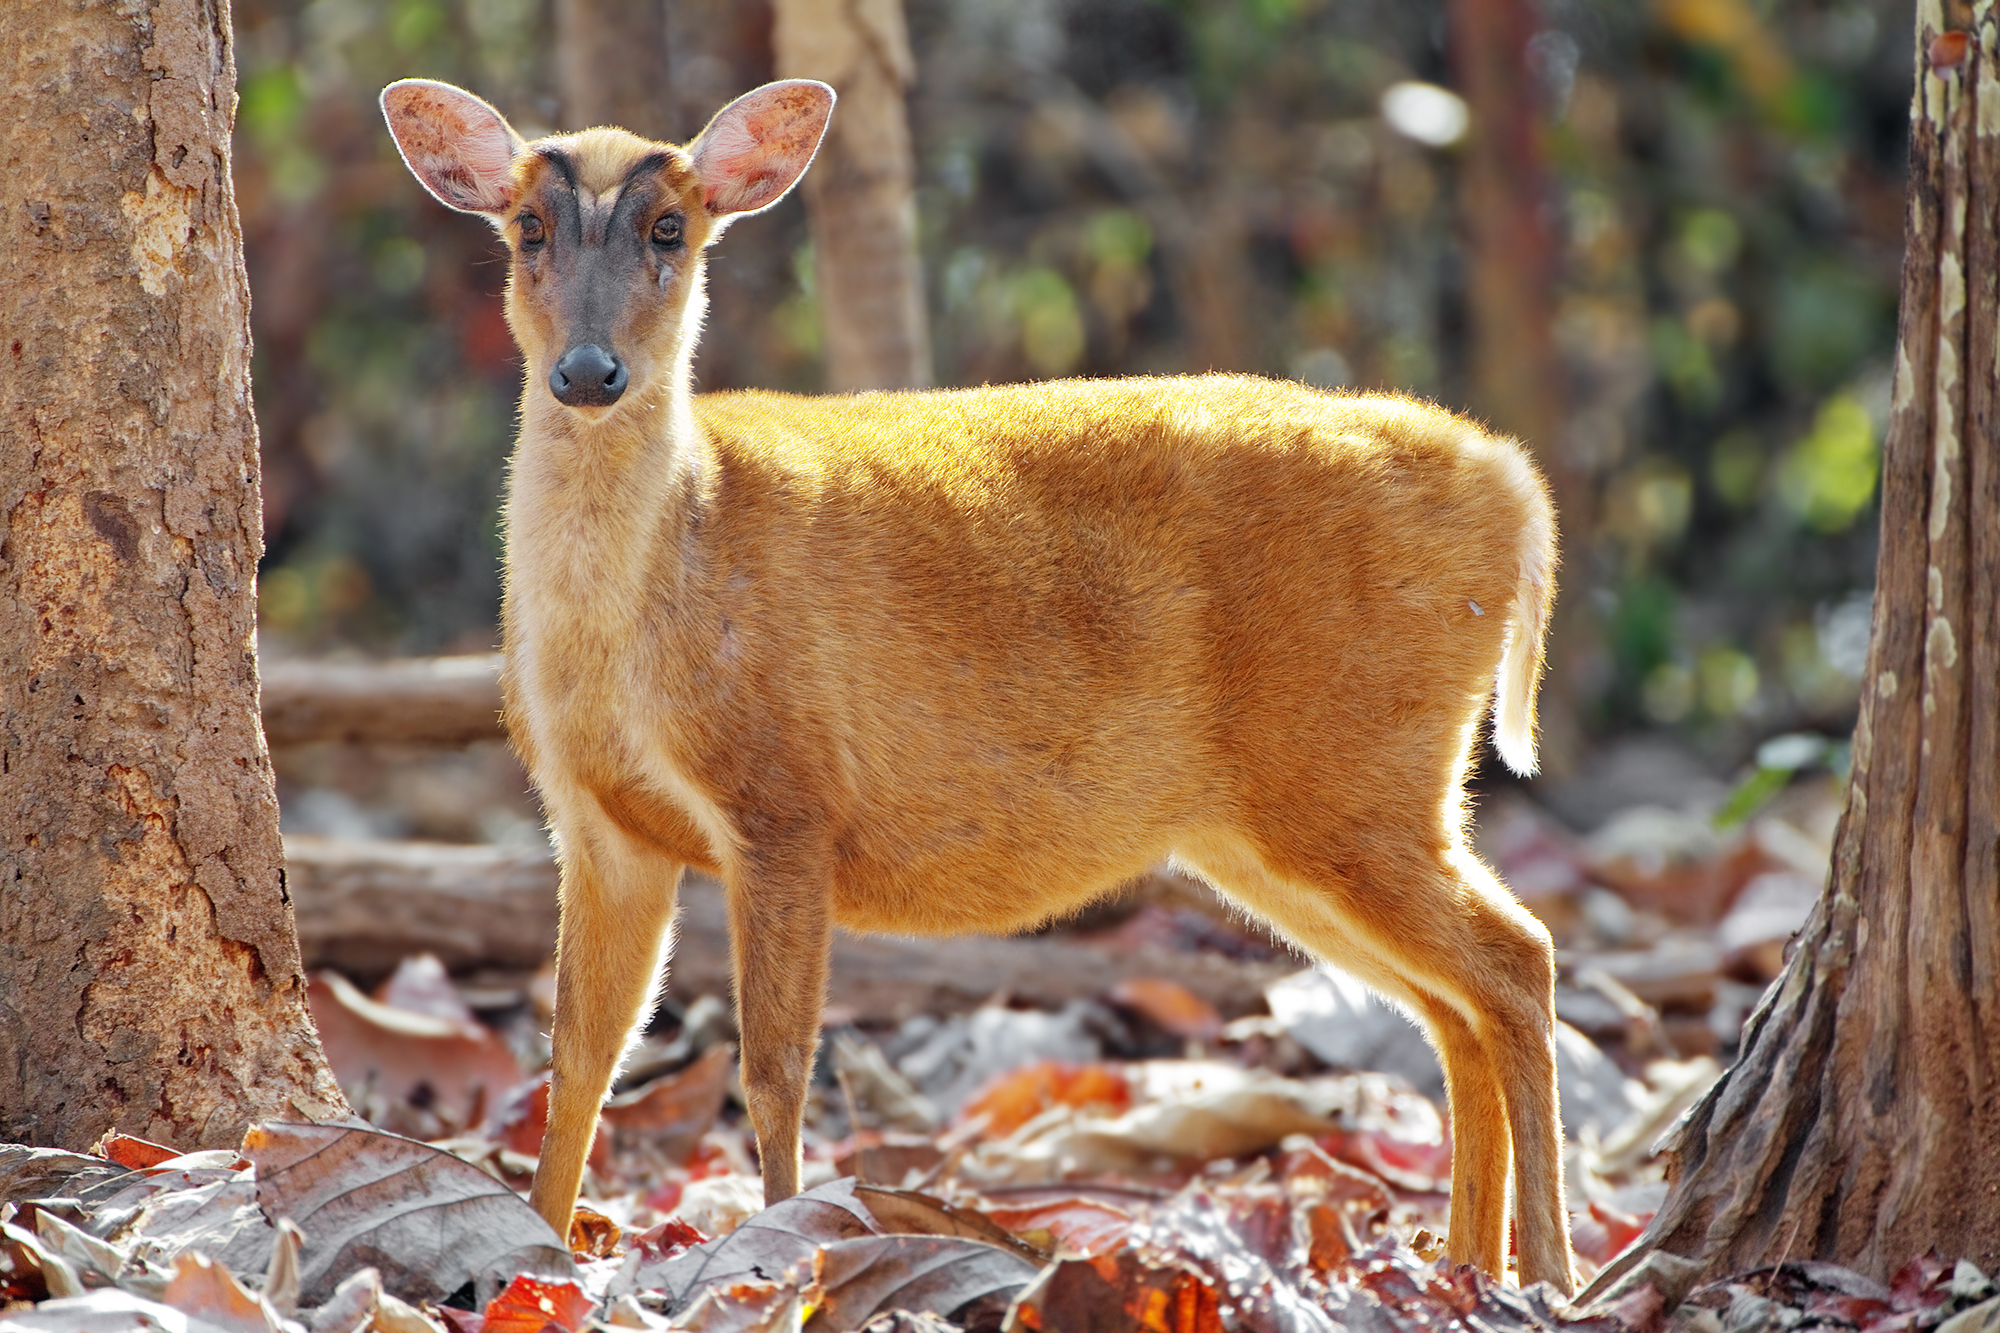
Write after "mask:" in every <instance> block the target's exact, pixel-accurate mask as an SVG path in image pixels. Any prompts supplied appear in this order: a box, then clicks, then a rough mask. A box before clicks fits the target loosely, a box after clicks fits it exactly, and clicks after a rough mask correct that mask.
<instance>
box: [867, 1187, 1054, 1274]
mask: <svg viewBox="0 0 2000 1333" xmlns="http://www.w3.org/2000/svg"><path fill="white" fill-rule="evenodd" d="M854 1197H855V1198H857V1199H859V1200H860V1201H861V1202H862V1203H863V1204H864V1205H866V1206H867V1208H868V1211H869V1213H870V1214H871V1215H872V1216H873V1217H874V1218H875V1222H876V1224H877V1225H878V1226H879V1227H880V1228H881V1229H882V1230H883V1231H884V1232H885V1233H887V1234H889V1235H900V1236H962V1237H964V1238H966V1239H967V1240H980V1241H985V1242H986V1243H987V1244H989V1245H998V1246H1000V1247H1001V1248H1002V1249H1008V1250H1012V1251H1014V1252H1015V1253H1016V1254H1019V1255H1020V1256H1021V1257H1022V1258H1023V1259H1026V1260H1028V1261H1029V1262H1030V1263H1035V1264H1041V1263H1046V1262H1047V1261H1048V1257H1049V1256H1048V1255H1047V1254H1046V1253H1044V1252H1042V1251H1041V1250H1038V1249H1037V1248H1035V1247H1034V1246H1033V1245H1030V1244H1028V1243H1027V1242H1025V1241H1023V1240H1021V1239H1020V1238H1019V1237H1017V1236H1016V1235H1014V1233H1013V1232H1011V1231H1009V1230H1008V1229H1007V1228H1006V1227H1003V1226H1001V1225H1000V1224H999V1223H998V1222H996V1221H994V1220H993V1219H992V1218H990V1217H988V1216H986V1215H985V1214H984V1213H983V1212H979V1211H976V1210H974V1209H971V1208H961V1207H959V1206H958V1205H957V1204H951V1203H946V1202H945V1201H944V1200H943V1199H939V1198H934V1197H933V1196H931V1195H929V1194H920V1193H918V1192H917V1191H915V1190H904V1189H891V1188H889V1187H886V1186H882V1185H869V1184H865V1183H861V1182H857V1183H856V1184H855V1186H854Z"/></svg>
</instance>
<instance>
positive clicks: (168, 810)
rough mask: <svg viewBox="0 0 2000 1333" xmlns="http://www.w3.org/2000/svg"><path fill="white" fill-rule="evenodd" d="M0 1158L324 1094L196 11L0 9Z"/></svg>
mask: <svg viewBox="0 0 2000 1333" xmlns="http://www.w3.org/2000/svg"><path fill="white" fill-rule="evenodd" d="M0 43H4V45H5V46H6V48H7V49H8V50H9V51H10V52H12V56H11V62H10V67H9V70H8V72H7V76H6V78H7V82H6V85H5V92H4V96H5V100H6V103H7V105H9V106H11V107H14V108H15V114H12V115H9V116H7V117H6V118H5V123H4V125H0V145H4V147H0V162H4V164H5V165H4V168H0V169H4V171H5V173H6V183H7V189H6V192H5V193H6V196H7V201H8V202H7V205H6V207H7V210H8V211H7V214H6V217H7V222H8V225H9V228H10V234H12V235H13V236H14V237H15V242H14V245H13V247H12V250H11V253H10V257H9V258H10V265H11V271H10V273H9V275H8V281H7V282H6V283H5V284H0V339H5V348H4V349H3V350H0V354H4V357H5V366H6V371H5V380H4V384H0V388H4V398H0V413H4V418H0V420H4V425H0V451H4V462H0V724H4V735H0V809H4V811H5V812H6V813H5V820H4V824H0V1138H7V1139H19V1140H24V1141H27V1142H31V1143H41V1144H53V1145H58V1146H62V1147H68V1148H84V1147H87V1146H89V1144H90V1143H91V1142H92V1141H94V1140H95V1139H96V1138H97V1137H98V1136H99V1135H100V1134H102V1133H103V1132H104V1131H106V1130H110V1129H120V1130H125V1131H129V1132H132V1133H136V1134H142V1135H144V1136H146V1137H148V1138H153V1139H158V1140H162V1141H164V1142H167V1143H170V1144H173V1145H175V1146H177V1147H186V1148H194V1147H197V1146H199V1147H212V1146H223V1145H233V1144H235V1143H236V1142H237V1140H238V1139H239V1137H240V1136H241V1134H242V1131H243V1128H244V1126H245V1125H246V1124H247V1123H248V1122H249V1121H250V1120H251V1119H253V1118H258V1117H289V1118H297V1117H300V1116H311V1117H326V1116H332V1115H339V1114H344V1113H345V1112H346V1109H347V1108H346V1105H345V1103H343V1102H342V1100H341V1096H340V1092H339V1090H338V1089H337V1088H336V1087H335V1085H334V1082H333V1079H332V1077H331V1076H330V1075H329V1074H328V1072H327V1070H326V1067H325V1062H324V1060H323V1059H322V1057H321V1054H320V1050H319V1042H318V1039H317V1037H316V1036H315V1035H314V1032H313V1028H312V1023H311V1020H310V1019H309V1018H308V1016H307V1013H306V1006H305V982H304V978H303V976H302V974H301V972H300V967H299V950H298V941H297V939H296V937H295V935H294V933H293V929H292V914H291V904H290V902H289V900H288V899H287V897H286V895H285V886H284V880H283V876H282V870H281V867H282V859H281V858H282V853H281V850H280V846H279V842H278V821H277V803H276V800H275V798H274V795H273V791H272V784H271V767H270V762H269V759H268V757H267V755H266V752H265V749H264V742H263V736H262V733H261V731H260V730H259V728H258V725H257V663H256V655H255V643H256V640H255V630H256V619H255V615H256V601H255V586H256V585H255V580H256V570H257V557H258V554H259V551H260V547H261V537H260V530H259V529H260V524H259V506H258V496H257V431H256V423H255V421H254V419H253V417H252V415H251V407H250V392H249V387H250V386H249V363H250V346H249V326H248V313H249V311H248V301H249V298H248V293H247V291H246V289H245V285H244V277H243V259H242V241H241V236H240V232H239V228H238V223H237V216H236V203H235V198H234V196H233V195H232V193H231V190H230V179H229V130H230V121H231V119H232V117H233V115H234V109H235V99H236V70H235V60H234V56H233V54H232V51H231V47H230V33H229V18H228V8H227V5H226V3H222V4H220V5H217V6H215V7H209V6H205V5H201V4H197V3H196V0H153V3H152V4H150V5H123V4H111V3H108V2H106V0H98V2H97V3H79V4H66V5H14V6H9V7H6V8H4V9H0Z"/></svg>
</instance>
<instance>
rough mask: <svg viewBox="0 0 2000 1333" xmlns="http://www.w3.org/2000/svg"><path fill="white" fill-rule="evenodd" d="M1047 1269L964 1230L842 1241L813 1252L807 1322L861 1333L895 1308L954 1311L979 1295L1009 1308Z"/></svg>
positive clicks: (825, 1331) (825, 1329)
mask: <svg viewBox="0 0 2000 1333" xmlns="http://www.w3.org/2000/svg"><path fill="white" fill-rule="evenodd" d="M1016 1243H1017V1244H1018V1242H1016ZM1040 1271H1041V1265H1040V1264H1038V1263H1036V1262H1035V1261H1034V1260H1032V1259H1028V1258H1024V1257H1023V1256H1022V1255H1021V1254H1020V1253H1019V1252H1017V1251H1016V1250H1015V1249H1011V1248H1007V1249H1003V1248H1002V1247H1000V1246H998V1245H991V1244H988V1243H986V1242H985V1241H978V1240H968V1239H966V1238H964V1237H962V1236H862V1237H858V1238H856V1239H854V1240H845V1241H838V1242H835V1243H834V1244H831V1245H825V1246H822V1247H820V1249H819V1251H818V1252H817V1253H816V1254H815V1255H814V1256H813V1286H812V1287H811V1288H809V1289H808V1291H807V1293H806V1296H807V1299H808V1300H809V1301H810V1302H811V1303H812V1306H813V1313H812V1317H811V1318H810V1319H809V1320H807V1322H806V1328H807V1329H808V1330H810V1331H811V1333H856V1330H858V1329H860V1328H861V1326H862V1325H864V1324H866V1323H867V1322H868V1321H869V1320H871V1319H873V1318H875V1317H876V1316H877V1315H880V1314H887V1313H889V1312H891V1311H894V1310H909V1311H912V1312H916V1313H928V1314H939V1315H944V1316H946V1317H947V1318H949V1317H952V1316H953V1315H955V1314H956V1313H957V1312H959V1311H961V1310H963V1309H964V1308H965V1307H967V1306H970V1305H972V1304H973V1303H975V1302H981V1303H983V1304H985V1305H986V1306H987V1307H988V1308H989V1309H990V1308H992V1307H994V1306H997V1307H998V1310H999V1311H1004V1310H1005V1309H1006V1306H1007V1304H1008V1303H1009V1302H1010V1301H1011V1300H1012V1299H1013V1297H1014V1295H1015V1293H1017V1292H1019V1291H1020V1290H1021V1289H1022V1288H1023V1287H1025V1286H1027V1284H1028V1283H1029V1282H1030V1281H1032V1280H1033V1279H1034V1277H1035V1275H1036V1274H1037V1273H1039V1272H1040ZM959 1322H964V1321H963V1320H960V1321H959ZM992 1322H994V1323H997V1322H998V1320H997V1318H996V1319H994V1320H993V1321H992Z"/></svg>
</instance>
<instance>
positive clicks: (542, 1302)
mask: <svg viewBox="0 0 2000 1333" xmlns="http://www.w3.org/2000/svg"><path fill="white" fill-rule="evenodd" d="M596 1308H597V1302H596V1301H593V1300H592V1299H591V1298H590V1293H589V1292H586V1291H585V1290H584V1289H583V1284H582V1283H579V1282H566V1281H562V1280H555V1281H551V1280H549V1279H547V1278H539V1277H531V1276H529V1275H528V1274H526V1273H522V1274H520V1275H519V1276H518V1277H516V1278H515V1279H514V1280H513V1281H512V1282H509V1283H508V1284H507V1289H506V1290H505V1291H503V1292H501V1293H500V1294H499V1295H498V1296H495V1297H494V1298H493V1299H492V1300H490V1301H488V1302H486V1310H485V1312H484V1322H483V1323H482V1324H481V1326H480V1327H481V1333H543V1330H545V1329H552V1328H553V1329H561V1330H562V1333H576V1330H577V1329H580V1328H582V1327H583V1323H584V1321H585V1320H586V1319H588V1318H590V1312H591V1311H592V1310H594V1309H596Z"/></svg>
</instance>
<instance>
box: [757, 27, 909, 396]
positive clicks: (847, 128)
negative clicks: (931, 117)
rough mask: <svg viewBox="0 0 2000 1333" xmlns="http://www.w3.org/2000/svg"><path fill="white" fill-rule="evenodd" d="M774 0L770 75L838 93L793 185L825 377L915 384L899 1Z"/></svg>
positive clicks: (847, 386) (853, 382)
mask: <svg viewBox="0 0 2000 1333" xmlns="http://www.w3.org/2000/svg"><path fill="white" fill-rule="evenodd" d="M775 9H776V27H775V29H774V31H773V33H772V41H773V44H774V46H775V47H776V54H777V70H778V76H779V77H780V78H786V79H819V80H821V81H823V82H825V83H830V84H832V85H833V88H834V91H835V92H837V93H839V94H840V105H839V106H838V107H837V108H836V109H835V111H834V115H833V123H832V125H831V126H829V127H828V130H827V135H826V140H825V142H824V143H822V144H821V145H820V150H819V157H818V158H817V159H816V160H815V161H814V163H813V166H812V170H810V171H808V172H807V173H806V177H805V180H804V182H803V183H802V186H801V188H803V189H804V191H805V200H806V215H807V217H808V218H809V219H810V222H811V226H812V238H813V262H814V269H815V276H816V279H817V281H818V284H819V308H820V327H821V329H822V330H823V331H824V336H825V339H826V383H827V387H828V388H829V389H832V390H834V391H835V392H837V393H846V392H851V391H855V390H860V389H915V388H922V387H924V386H926V385H928V384H929V383H930V382H931V345H930V329H929V325H928V322H927V320H926V319H925V316H924V284H923V270H922V267H921V266H920V265H919V263H918V261H917V204H916V194H915V179H916V171H915V167H914V165H913V162H912V156H911V150H910V122H909V116H908V113H907V112H906V110H905V108H904V105H903V99H904V96H905V94H907V93H908V91H909V88H910V85H911V84H912V83H913V82H914V81H915V80H916V60H915V58H914V57H913V56H912V55H911V54H910V38H909V33H908V31H907V30H906V29H905V28H904V26H903V6H902V0H777V3H776V6H775Z"/></svg>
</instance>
